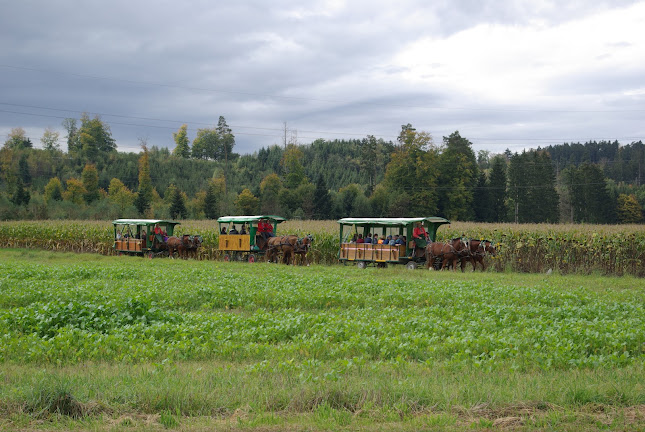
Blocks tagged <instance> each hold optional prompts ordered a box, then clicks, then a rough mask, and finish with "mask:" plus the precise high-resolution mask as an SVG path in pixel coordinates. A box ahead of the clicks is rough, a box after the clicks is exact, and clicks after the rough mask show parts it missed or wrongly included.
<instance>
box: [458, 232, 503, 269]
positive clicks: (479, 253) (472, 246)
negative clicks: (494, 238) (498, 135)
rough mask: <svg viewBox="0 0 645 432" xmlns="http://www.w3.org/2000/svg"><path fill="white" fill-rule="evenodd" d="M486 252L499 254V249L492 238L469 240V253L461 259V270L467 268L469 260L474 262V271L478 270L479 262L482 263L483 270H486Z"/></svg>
mask: <svg viewBox="0 0 645 432" xmlns="http://www.w3.org/2000/svg"><path fill="white" fill-rule="evenodd" d="M486 254H490V255H491V256H495V255H497V250H496V249H495V247H494V246H493V243H492V242H491V241H490V240H475V239H470V240H469V241H468V254H467V255H466V256H464V257H462V259H461V271H462V272H463V271H464V270H465V268H466V263H467V262H468V261H470V262H471V263H472V265H473V271H475V270H477V263H479V264H481V266H482V271H484V270H486V264H485V263H484V257H485V256H486Z"/></svg>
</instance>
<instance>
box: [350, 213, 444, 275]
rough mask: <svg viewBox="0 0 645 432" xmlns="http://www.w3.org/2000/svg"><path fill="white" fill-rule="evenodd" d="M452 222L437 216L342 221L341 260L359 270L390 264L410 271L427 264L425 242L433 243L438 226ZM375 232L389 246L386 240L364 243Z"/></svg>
mask: <svg viewBox="0 0 645 432" xmlns="http://www.w3.org/2000/svg"><path fill="white" fill-rule="evenodd" d="M449 223H450V221H449V220H447V219H444V218H441V217H435V216H431V217H420V218H344V219H340V220H339V221H338V224H339V226H340V250H339V251H338V259H339V260H340V261H341V262H343V263H344V264H346V263H351V262H355V263H356V265H357V266H358V267H359V268H365V267H367V266H368V265H371V264H376V265H377V266H379V267H385V266H387V264H388V263H389V264H404V265H406V266H407V268H409V269H415V268H417V267H418V266H419V265H420V264H423V263H425V261H426V253H425V247H426V243H427V242H428V241H430V242H434V241H435V238H436V235H437V229H438V228H439V226H441V225H443V224H449ZM372 233H374V234H377V235H380V236H381V237H380V239H382V240H383V239H384V240H387V244H385V243H386V241H381V242H380V243H379V242H378V241H377V242H376V243H367V242H365V240H366V239H367V237H368V235H369V237H370V241H371V240H372V236H371V235H372ZM419 233H422V235H419ZM415 236H417V237H415ZM377 239H378V237H377ZM393 240H394V241H393Z"/></svg>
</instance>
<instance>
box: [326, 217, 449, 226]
mask: <svg viewBox="0 0 645 432" xmlns="http://www.w3.org/2000/svg"><path fill="white" fill-rule="evenodd" d="M416 222H430V223H432V224H434V225H443V224H449V223H450V221H449V220H448V219H444V218H442V217H438V216H429V217H417V218H343V219H340V220H339V221H338V223H339V224H342V225H358V226H385V227H394V226H408V225H412V224H414V223H416Z"/></svg>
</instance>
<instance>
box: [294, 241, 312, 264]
mask: <svg viewBox="0 0 645 432" xmlns="http://www.w3.org/2000/svg"><path fill="white" fill-rule="evenodd" d="M313 240H314V238H313V237H312V235H311V234H307V235H306V236H304V237H303V238H301V239H298V242H297V243H296V249H295V250H294V251H293V253H294V254H295V255H298V256H300V263H301V264H302V265H306V266H309V260H308V259H307V253H308V252H309V248H310V247H311V243H312V242H313ZM294 262H295V256H294Z"/></svg>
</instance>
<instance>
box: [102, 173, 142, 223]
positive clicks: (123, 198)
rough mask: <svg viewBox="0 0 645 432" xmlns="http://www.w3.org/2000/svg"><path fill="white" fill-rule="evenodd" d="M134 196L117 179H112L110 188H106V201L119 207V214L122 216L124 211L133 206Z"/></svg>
mask: <svg viewBox="0 0 645 432" xmlns="http://www.w3.org/2000/svg"><path fill="white" fill-rule="evenodd" d="M135 198H136V194H135V193H134V192H132V191H130V189H128V187H127V186H126V185H124V184H123V182H122V181H121V180H119V179H118V178H113V179H112V180H110V186H109V187H108V199H109V200H110V201H111V202H113V203H114V204H116V205H117V206H119V212H120V213H121V214H123V213H124V212H125V210H126V209H127V208H128V207H130V206H131V205H133V204H134V200H135Z"/></svg>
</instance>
